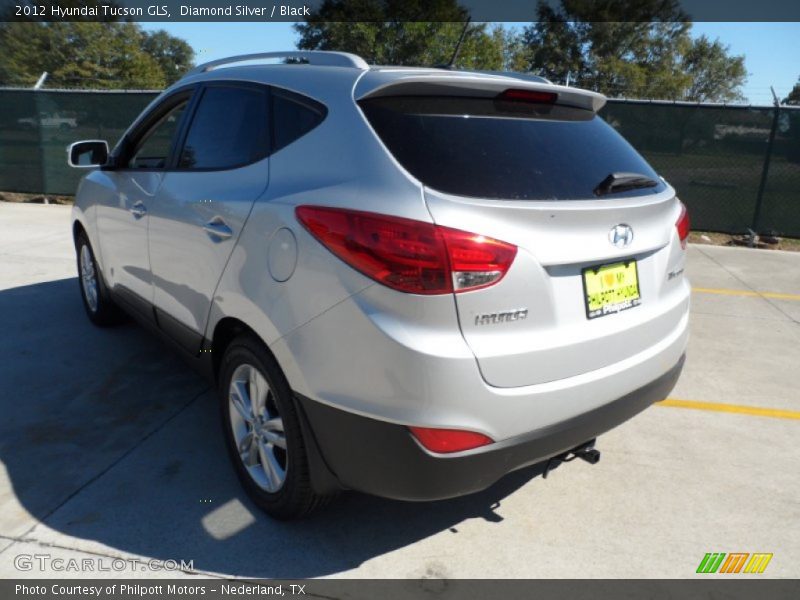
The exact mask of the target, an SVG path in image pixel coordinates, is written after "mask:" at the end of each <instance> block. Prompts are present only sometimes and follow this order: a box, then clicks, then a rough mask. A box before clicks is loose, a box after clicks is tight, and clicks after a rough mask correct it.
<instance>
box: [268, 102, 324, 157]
mask: <svg viewBox="0 0 800 600" xmlns="http://www.w3.org/2000/svg"><path fill="white" fill-rule="evenodd" d="M326 112H327V111H326V109H325V107H324V106H323V105H322V104H320V103H319V102H316V101H314V100H311V99H310V98H305V97H303V96H300V95H298V94H293V93H291V92H286V91H284V90H273V92H272V115H273V119H274V123H275V124H274V134H275V143H274V146H273V151H275V152H277V151H278V150H280V149H281V148H285V147H286V146H288V145H289V144H291V143H292V142H294V141H295V140H297V139H299V138H301V137H303V136H304V135H305V134H307V133H308V132H309V131H311V130H312V129H314V128H315V127H316V126H317V125H319V124H320V123H322V121H323V119H325V115H326Z"/></svg>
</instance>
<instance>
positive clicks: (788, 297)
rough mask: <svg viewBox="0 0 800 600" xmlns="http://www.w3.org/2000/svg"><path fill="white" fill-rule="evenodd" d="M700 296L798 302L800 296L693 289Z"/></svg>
mask: <svg viewBox="0 0 800 600" xmlns="http://www.w3.org/2000/svg"><path fill="white" fill-rule="evenodd" d="M692 291H693V292H697V293H698V294H720V295H722V296H756V297H761V298H775V299H776V300H798V301H800V294H778V293H777V292H754V291H751V290H724V289H716V288H692Z"/></svg>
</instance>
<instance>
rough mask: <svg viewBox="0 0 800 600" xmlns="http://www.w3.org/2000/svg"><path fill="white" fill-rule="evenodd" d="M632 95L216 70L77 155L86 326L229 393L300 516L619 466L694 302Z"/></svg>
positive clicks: (260, 472)
mask: <svg viewBox="0 0 800 600" xmlns="http://www.w3.org/2000/svg"><path fill="white" fill-rule="evenodd" d="M276 58H277V59H278V60H279V61H280V62H279V63H278V64H263V63H264V60H263V59H276ZM257 61H261V62H260V64H259V63H258V62H257ZM604 102H605V99H604V98H603V97H602V96H601V95H599V94H596V93H593V92H588V91H583V90H579V89H575V88H571V87H562V86H557V85H552V84H550V83H549V82H547V81H546V80H542V79H538V78H531V77H527V78H520V77H514V76H504V75H498V74H482V73H475V72H464V71H449V70H444V69H424V68H405V67H403V68H397V67H375V66H373V67H370V66H369V65H367V64H366V63H365V62H364V61H363V60H362V59H361V58H359V57H357V56H353V55H349V54H344V53H335V52H287V53H269V54H263V55H248V56H241V57H234V58H231V59H227V60H222V61H215V62H212V63H208V64H205V65H202V66H200V67H198V68H196V69H195V70H193V71H192V72H191V73H190V74H188V75H187V76H186V77H184V78H183V79H182V80H180V81H179V82H178V83H176V84H175V85H173V86H172V87H170V88H169V89H168V90H167V91H165V92H164V93H163V94H161V95H160V96H159V97H158V98H157V99H156V100H155V101H154V102H153V103H152V104H151V105H150V106H149V107H148V108H147V109H146V110H145V111H144V112H143V114H142V115H141V116H140V117H139V118H138V119H137V120H136V121H135V122H134V123H133V125H132V126H131V127H130V129H129V130H128V131H127V132H126V133H125V134H124V136H123V137H122V139H121V140H120V141H119V143H118V144H117V145H116V147H115V148H114V149H113V151H111V152H110V153H109V151H108V146H107V145H106V144H105V142H103V141H98V140H91V141H87V142H78V143H76V144H73V145H72V146H71V147H70V149H69V162H70V164H72V165H73V166H77V167H95V168H93V170H92V171H91V172H90V173H89V174H88V175H87V176H86V177H85V178H84V179H83V180H82V182H81V184H80V187H79V190H78V193H77V199H76V203H75V208H74V212H73V231H74V237H75V247H76V250H77V256H78V268H79V273H80V289H81V293H82V296H83V301H84V304H85V306H86V312H87V313H88V315H89V318H90V319H91V321H92V322H94V323H95V324H97V325H108V324H111V323H115V322H117V321H118V320H119V318H120V316H121V310H120V309H122V311H124V312H125V313H128V314H129V315H132V316H133V317H136V318H137V319H138V320H140V321H142V322H143V323H145V324H146V325H148V326H150V327H151V328H152V329H154V330H155V331H157V332H159V333H160V334H162V335H163V336H164V337H165V338H166V339H168V340H170V341H171V342H172V343H173V344H174V346H175V347H176V348H178V349H179V350H180V351H181V352H183V353H184V354H185V355H186V356H187V357H189V359H190V360H191V361H192V362H193V363H195V364H196V365H197V366H198V367H199V368H201V369H202V370H203V371H204V372H206V373H207V374H208V375H209V377H211V378H212V379H213V380H214V381H215V382H216V385H217V386H218V389H219V396H220V407H221V415H222V422H223V427H224V432H225V437H226V440H227V446H228V449H229V451H230V455H231V458H232V460H233V465H234V467H235V469H236V472H237V473H238V475H239V478H240V479H241V481H242V483H243V485H244V487H245V488H246V489H247V491H248V492H249V493H250V494H251V495H252V497H253V498H254V499H255V500H256V501H257V502H258V503H259V504H260V505H261V506H262V507H263V508H264V509H265V510H266V511H267V512H268V513H269V514H271V515H273V516H275V517H278V518H293V517H300V516H303V515H305V514H307V513H308V512H309V511H311V510H312V509H313V508H315V507H317V506H318V505H320V504H321V503H322V502H323V501H324V499H326V498H328V497H330V496H331V495H333V494H335V492H336V491H337V490H340V489H354V490H360V491H363V492H368V493H371V494H376V495H379V496H384V497H389V498H397V499H404V500H431V499H440V498H448V497H453V496H458V495H462V494H468V493H470V492H475V491H477V490H481V489H484V488H486V487H488V486H490V485H492V484H493V483H494V482H495V481H497V480H498V479H499V478H501V477H502V476H503V475H505V474H506V473H508V472H510V471H513V470H515V469H519V468H521V467H523V466H526V465H531V464H535V463H542V464H544V463H545V461H549V462H548V463H547V464H548V466H553V465H554V464H557V463H558V462H559V461H563V460H564V459H567V458H572V457H581V458H584V459H587V460H588V461H590V462H596V460H597V459H598V457H599V454H598V452H597V451H596V450H594V448H593V444H594V440H595V438H596V437H597V436H598V435H599V434H601V433H603V432H605V431H607V430H609V429H610V428H612V427H614V426H616V425H618V424H619V423H621V422H623V421H625V420H626V419H628V418H629V417H631V416H632V415H634V414H636V413H638V412H640V411H641V410H643V409H645V408H646V407H648V406H649V405H650V404H652V403H653V402H654V401H658V400H661V399H663V398H665V397H666V396H667V394H668V393H669V391H670V390H671V388H672V386H673V385H674V383H675V381H676V379H677V377H678V375H679V373H680V370H681V367H682V363H683V355H684V350H685V347H686V341H687V324H688V311H689V284H688V282H687V281H686V279H685V277H684V276H683V270H684V262H685V258H686V252H685V249H686V239H687V236H688V233H689V221H688V217H687V214H686V209H685V208H684V206H683V205H682V204H681V202H680V201H679V200H678V199H677V198H676V196H675V190H673V189H672V188H671V187H670V186H669V185H668V184H667V183H666V182H665V181H664V180H663V179H662V178H660V177H659V176H658V175H657V174H656V173H655V172H654V171H653V169H652V168H651V167H650V166H649V165H648V164H647V163H646V162H645V161H644V159H643V158H642V157H641V156H640V155H639V154H637V153H636V151H635V150H634V149H633V148H632V147H631V146H630V145H629V144H628V143H627V142H626V141H625V140H624V139H623V138H622V137H621V136H620V135H618V134H617V133H616V132H615V131H614V129H612V128H611V127H610V126H609V125H608V124H606V123H605V122H604V121H603V120H602V119H601V118H600V117H599V116H597V114H596V113H597V110H598V109H600V108H601V107H602V106H603V104H604ZM96 167H99V168H96ZM643 443H644V441H643Z"/></svg>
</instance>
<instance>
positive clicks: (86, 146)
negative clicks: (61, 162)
mask: <svg viewBox="0 0 800 600" xmlns="http://www.w3.org/2000/svg"><path fill="white" fill-rule="evenodd" d="M107 162H108V143H107V142H106V141H105V140H85V141H83V142H75V143H74V144H70V145H69V146H68V147H67V164H68V165H69V166H70V167H75V168H76V169H91V168H94V167H102V166H103V165H104V164H106V163H107Z"/></svg>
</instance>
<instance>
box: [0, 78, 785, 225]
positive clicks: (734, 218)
mask: <svg viewBox="0 0 800 600" xmlns="http://www.w3.org/2000/svg"><path fill="white" fill-rule="evenodd" d="M155 96H156V93H155V92H130V91H128V92H85V91H80V92H79V91H49V90H48V91H45V90H40V91H32V90H10V89H0V191H7V192H27V193H34V194H51V195H55V194H64V195H71V194H74V192H75V188H76V186H77V183H78V180H79V179H80V177H81V175H82V173H81V172H80V171H77V170H74V169H70V168H68V167H67V166H66V153H65V148H66V146H67V144H69V143H70V142H73V141H75V140H80V139H105V140H108V141H109V143H110V144H111V145H113V144H114V143H115V142H116V141H117V139H118V138H119V136H120V135H121V134H122V132H123V131H124V130H125V128H126V127H127V126H128V125H129V124H130V122H131V121H132V120H133V119H134V118H135V117H136V116H137V115H138V114H139V112H141V110H142V109H143V108H144V107H145V106H146V105H147V104H148V103H149V102H150V101H151V100H152V99H153V98H154V97H155ZM601 114H602V115H603V117H604V118H605V119H606V120H607V121H608V122H609V123H611V124H612V125H613V126H614V127H615V128H616V129H617V130H619V131H620V133H622V134H623V135H624V136H625V137H626V138H627V139H628V140H629V141H630V142H631V143H632V144H633V145H634V146H635V147H636V148H637V149H638V150H639V151H640V152H641V153H642V154H644V156H645V157H646V158H647V159H648V160H649V161H650V162H651V163H652V164H653V166H654V167H655V168H656V170H657V171H658V172H659V173H660V174H661V175H662V176H663V177H665V178H666V179H667V180H668V181H669V182H670V183H671V184H672V185H673V186H674V187H675V188H676V189H677V190H678V194H679V196H680V197H681V199H682V200H683V201H684V202H685V203H686V204H687V205H688V206H689V208H690V211H691V215H692V226H693V228H694V229H702V230H708V231H720V232H727V233H744V232H746V231H747V229H748V228H755V229H758V231H759V232H768V231H774V232H777V233H779V234H781V235H787V236H794V237H800V108H796V107H780V108H779V109H776V108H774V107H742V106H719V105H710V104H682V103H671V102H670V103H666V102H650V101H636V100H610V101H609V102H608V104H607V105H606V107H605V108H604V109H603V110H602V112H601ZM773 129H774V135H771V134H772V133H773Z"/></svg>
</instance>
